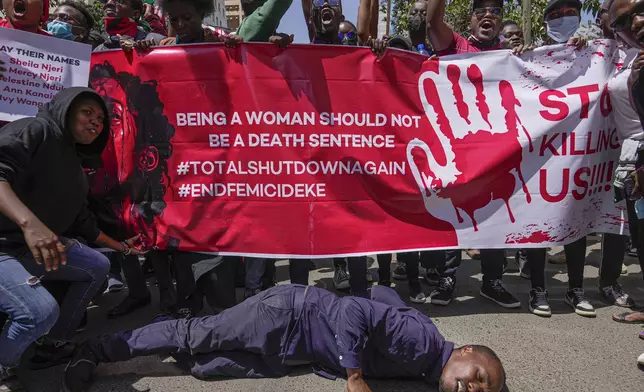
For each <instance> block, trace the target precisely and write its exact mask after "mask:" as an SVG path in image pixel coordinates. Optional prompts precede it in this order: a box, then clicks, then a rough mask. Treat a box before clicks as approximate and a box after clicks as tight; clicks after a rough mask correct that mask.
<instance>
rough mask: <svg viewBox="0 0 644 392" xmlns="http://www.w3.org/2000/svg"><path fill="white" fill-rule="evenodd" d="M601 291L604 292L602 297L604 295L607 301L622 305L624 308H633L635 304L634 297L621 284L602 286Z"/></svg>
mask: <svg viewBox="0 0 644 392" xmlns="http://www.w3.org/2000/svg"><path fill="white" fill-rule="evenodd" d="M599 291H600V292H601V293H602V297H604V299H605V300H606V302H608V303H609V304H611V305H616V306H621V307H622V308H632V307H634V306H635V301H633V298H631V297H630V296H629V295H628V294H626V293H625V292H624V290H623V289H622V286H621V285H619V284H614V285H611V286H606V287H600V289H599Z"/></svg>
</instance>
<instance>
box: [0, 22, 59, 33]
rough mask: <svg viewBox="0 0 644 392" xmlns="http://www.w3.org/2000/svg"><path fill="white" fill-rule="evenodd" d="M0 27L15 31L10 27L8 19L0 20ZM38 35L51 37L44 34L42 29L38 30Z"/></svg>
mask: <svg viewBox="0 0 644 392" xmlns="http://www.w3.org/2000/svg"><path fill="white" fill-rule="evenodd" d="M0 27H4V28H5V29H15V27H13V26H12V25H11V23H9V20H8V19H0ZM16 30H18V29H16ZM38 34H40V35H46V36H48V37H51V34H49V33H48V32H46V31H45V30H43V29H38Z"/></svg>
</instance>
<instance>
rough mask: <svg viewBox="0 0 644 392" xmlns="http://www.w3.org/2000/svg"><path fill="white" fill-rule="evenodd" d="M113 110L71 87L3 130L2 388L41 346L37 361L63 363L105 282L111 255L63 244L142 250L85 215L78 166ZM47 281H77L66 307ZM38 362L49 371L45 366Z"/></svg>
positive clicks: (96, 144) (99, 147)
mask: <svg viewBox="0 0 644 392" xmlns="http://www.w3.org/2000/svg"><path fill="white" fill-rule="evenodd" d="M107 113H108V112H107V107H106V105H105V103H104V102H103V100H102V98H101V97H100V96H99V95H98V94H96V93H95V92H94V91H93V90H90V89H88V88H70V89H66V90H63V91H61V92H60V93H58V94H56V96H55V97H54V98H53V99H52V101H51V102H50V103H48V104H45V105H43V106H42V107H41V108H40V110H39V111H38V114H37V115H36V117H31V118H24V119H21V120H17V121H14V122H12V123H9V124H7V125H6V126H4V127H3V128H2V129H0V313H5V314H7V315H9V317H10V321H9V323H8V324H7V325H6V326H5V328H4V332H3V333H2V334H1V335H0V347H2V349H1V350H0V390H4V389H3V388H8V390H14V389H11V388H16V385H15V384H16V383H17V380H16V379H15V378H14V377H13V371H12V369H13V368H14V367H15V366H17V365H18V362H19V360H20V356H21V355H22V353H23V352H24V351H25V349H26V348H27V347H28V346H29V345H31V344H32V343H33V342H34V341H36V339H38V338H39V337H41V336H42V335H44V334H46V333H48V334H47V338H46V339H45V342H46V343H45V344H41V345H39V346H38V348H37V350H36V353H35V354H36V357H40V358H50V359H51V360H52V361H58V360H61V361H62V360H63V358H61V357H64V356H65V355H64V354H71V351H73V350H72V347H71V346H72V345H71V344H68V345H66V346H65V345H61V343H64V342H70V341H71V340H72V338H73V337H74V334H75V333H76V330H77V329H78V326H79V324H80V323H81V319H82V318H83V314H84V312H85V309H86V308H87V305H88V304H89V302H90V300H91V299H92V298H93V297H94V296H95V294H96V293H97V292H98V290H99V289H100V287H101V285H102V284H103V282H104V281H105V278H106V276H107V271H108V269H109V262H108V261H107V259H106V258H105V256H103V255H101V254H100V253H98V252H96V251H95V250H92V249H91V248H89V247H87V246H85V245H82V244H80V243H79V242H78V241H74V240H69V239H66V238H63V237H62V236H63V235H67V234H69V236H70V237H72V236H79V237H83V238H84V239H86V240H87V241H88V242H96V243H98V244H100V245H102V246H106V247H110V248H112V249H114V250H117V251H120V252H123V253H127V254H130V253H140V252H139V251H138V250H136V249H135V248H134V247H133V240H130V241H126V242H123V243H120V242H117V241H115V240H113V239H112V238H110V237H108V236H106V235H105V234H103V233H102V232H101V231H100V230H99V229H98V228H97V226H96V222H95V220H94V217H93V215H92V214H91V213H89V212H88V210H87V196H88V193H89V186H88V184H87V180H86V176H85V173H84V172H83V169H82V167H81V159H82V158H83V157H88V156H92V155H96V156H99V157H100V155H101V152H102V151H103V148H104V147H105V144H106V142H107V139H108V135H109V132H103V130H104V129H105V128H107V127H109V124H110V122H109V119H108V114H107ZM41 280H43V281H44V280H52V281H66V282H69V283H70V287H69V290H68V291H67V295H66V296H65V298H64V299H63V301H62V304H61V305H60V309H59V307H58V305H57V303H56V301H55V300H54V299H53V298H52V296H51V295H50V294H49V293H48V292H47V290H46V289H45V288H44V287H42V286H41V285H40V281H41ZM41 365H43V364H42V363H41Z"/></svg>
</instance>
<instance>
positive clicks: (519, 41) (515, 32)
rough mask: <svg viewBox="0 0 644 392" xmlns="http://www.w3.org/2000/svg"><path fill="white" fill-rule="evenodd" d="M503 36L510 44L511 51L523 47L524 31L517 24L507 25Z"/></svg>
mask: <svg viewBox="0 0 644 392" xmlns="http://www.w3.org/2000/svg"><path fill="white" fill-rule="evenodd" d="M501 35H502V36H503V38H505V40H506V41H507V42H508V48H509V49H514V48H516V47H517V46H520V45H523V31H521V28H519V26H517V25H515V24H509V25H506V26H505V27H504V28H503V31H501Z"/></svg>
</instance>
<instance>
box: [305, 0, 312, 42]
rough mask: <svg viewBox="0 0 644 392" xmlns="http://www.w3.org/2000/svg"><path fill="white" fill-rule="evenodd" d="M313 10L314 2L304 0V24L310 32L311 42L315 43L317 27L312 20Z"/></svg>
mask: <svg viewBox="0 0 644 392" xmlns="http://www.w3.org/2000/svg"><path fill="white" fill-rule="evenodd" d="M312 8H313V0H302V13H303V14H304V23H306V28H307V29H308V30H309V42H313V38H315V25H314V24H313V21H312V20H311V9H312Z"/></svg>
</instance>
